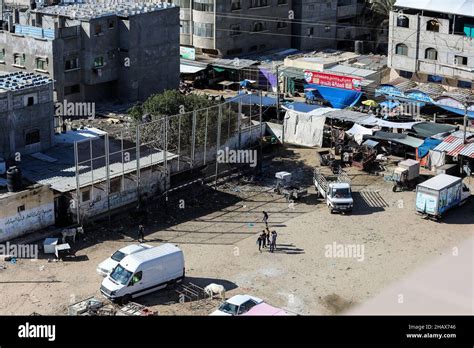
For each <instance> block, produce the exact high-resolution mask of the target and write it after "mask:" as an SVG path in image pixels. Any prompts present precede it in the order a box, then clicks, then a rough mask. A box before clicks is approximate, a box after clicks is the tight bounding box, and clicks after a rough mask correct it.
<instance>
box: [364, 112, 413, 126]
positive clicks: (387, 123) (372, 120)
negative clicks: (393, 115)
mask: <svg viewBox="0 0 474 348" xmlns="http://www.w3.org/2000/svg"><path fill="white" fill-rule="evenodd" d="M357 123H360V124H363V125H370V126H379V127H387V128H397V129H412V128H413V126H414V125H415V124H418V123H421V122H392V121H386V120H382V119H380V118H377V117H375V116H373V115H372V116H370V117H369V118H367V119H365V120H361V121H358V122H357Z"/></svg>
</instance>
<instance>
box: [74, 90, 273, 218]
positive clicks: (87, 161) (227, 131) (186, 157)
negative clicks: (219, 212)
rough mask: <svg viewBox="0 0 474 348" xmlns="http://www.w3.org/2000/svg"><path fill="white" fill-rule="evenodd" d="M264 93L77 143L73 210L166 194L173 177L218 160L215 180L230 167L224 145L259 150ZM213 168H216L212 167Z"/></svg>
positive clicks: (82, 214)
mask: <svg viewBox="0 0 474 348" xmlns="http://www.w3.org/2000/svg"><path fill="white" fill-rule="evenodd" d="M261 101H262V98H261V95H260V96H257V97H256V98H255V103H253V100H252V103H250V104H247V105H245V104H243V102H242V98H240V97H238V98H234V99H232V101H227V102H224V103H222V104H218V105H215V106H211V107H208V108H205V109H199V110H193V111H190V112H183V113H181V114H177V115H171V116H162V117H160V118H158V119H157V120H154V121H149V122H137V123H136V124H133V123H132V124H131V125H130V126H129V127H128V128H124V130H123V131H122V132H121V134H120V135H119V136H117V137H111V136H109V134H107V133H104V134H103V135H101V136H99V137H97V138H93V139H88V140H82V141H78V142H76V143H75V144H74V152H75V156H74V157H75V177H76V190H75V191H76V192H75V193H73V202H74V206H73V207H71V208H75V209H72V210H74V211H72V214H73V215H75V220H76V222H78V223H80V224H81V223H83V220H84V219H87V218H88V217H93V216H95V215H100V214H103V213H107V212H108V213H109V214H110V211H111V210H114V209H116V208H119V207H122V206H124V205H127V204H131V203H134V202H137V201H138V202H140V200H142V199H143V198H145V199H148V198H150V196H156V195H163V194H167V192H168V190H169V188H170V177H171V176H173V175H176V174H179V173H183V172H186V171H192V170H194V169H196V168H202V167H206V168H208V169H209V167H212V166H213V165H214V164H215V174H214V176H215V180H216V184H217V178H218V177H219V174H220V173H223V172H224V171H227V170H228V169H229V168H228V167H229V166H233V165H235V166H239V165H242V163H219V161H218V160H217V155H218V151H219V150H223V149H225V148H227V149H231V150H241V149H248V150H251V149H256V148H258V144H259V139H261V138H262V136H263V135H264V128H263V127H264V125H263V122H262V113H263V109H262V102H261ZM212 169H213V170H214V167H212Z"/></svg>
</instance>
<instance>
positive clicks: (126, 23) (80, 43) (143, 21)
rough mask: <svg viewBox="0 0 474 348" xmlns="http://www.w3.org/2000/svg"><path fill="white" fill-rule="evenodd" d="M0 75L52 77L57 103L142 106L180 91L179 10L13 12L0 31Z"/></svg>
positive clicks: (129, 6)
mask: <svg viewBox="0 0 474 348" xmlns="http://www.w3.org/2000/svg"><path fill="white" fill-rule="evenodd" d="M0 70H3V71H7V72H17V71H28V72H37V73H40V74H44V75H45V76H48V77H50V78H52V79H53V80H54V91H55V99H56V100H58V101H63V100H67V101H70V102H76V101H88V102H98V101H113V100H117V99H118V100H120V101H123V102H127V101H130V102H133V101H136V100H144V99H146V98H147V97H148V96H150V95H151V94H154V93H159V92H161V91H163V90H165V89H173V88H177V86H178V84H179V9H178V8H177V7H175V6H173V5H170V4H161V3H126V2H123V3H116V2H112V1H109V2H103V3H88V4H70V5H55V6H45V7H38V8H36V9H34V10H31V9H30V10H28V11H25V12H21V11H19V10H17V9H16V10H14V12H13V15H12V16H11V17H10V19H9V25H8V30H3V31H0Z"/></svg>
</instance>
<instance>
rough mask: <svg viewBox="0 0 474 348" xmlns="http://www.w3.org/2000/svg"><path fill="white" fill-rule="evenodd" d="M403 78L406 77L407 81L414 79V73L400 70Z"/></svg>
mask: <svg viewBox="0 0 474 348" xmlns="http://www.w3.org/2000/svg"><path fill="white" fill-rule="evenodd" d="M399 75H400V76H401V77H404V78H406V79H411V78H412V77H413V73H412V72H411V71H405V70H400V74H399Z"/></svg>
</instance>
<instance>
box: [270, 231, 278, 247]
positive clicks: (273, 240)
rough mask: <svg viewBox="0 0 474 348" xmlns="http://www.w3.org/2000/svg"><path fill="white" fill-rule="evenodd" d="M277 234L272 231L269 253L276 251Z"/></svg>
mask: <svg viewBox="0 0 474 348" xmlns="http://www.w3.org/2000/svg"><path fill="white" fill-rule="evenodd" d="M277 236H278V234H277V233H276V231H275V230H273V231H272V243H271V244H270V252H274V251H275V249H276V240H277Z"/></svg>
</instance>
